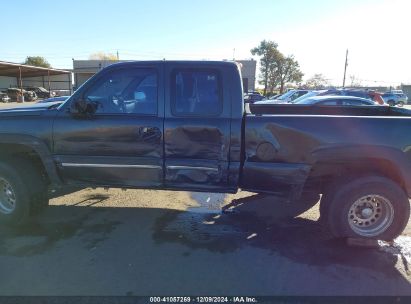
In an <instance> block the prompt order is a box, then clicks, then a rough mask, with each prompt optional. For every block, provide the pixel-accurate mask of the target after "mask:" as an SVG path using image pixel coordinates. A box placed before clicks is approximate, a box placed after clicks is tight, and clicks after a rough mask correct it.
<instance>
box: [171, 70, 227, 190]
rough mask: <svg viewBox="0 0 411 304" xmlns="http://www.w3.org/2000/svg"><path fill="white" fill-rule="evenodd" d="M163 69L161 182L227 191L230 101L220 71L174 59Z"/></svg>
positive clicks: (188, 187) (192, 188)
mask: <svg viewBox="0 0 411 304" xmlns="http://www.w3.org/2000/svg"><path fill="white" fill-rule="evenodd" d="M165 69H166V71H165V75H166V79H165V84H166V85H165V87H166V94H165V95H166V107H165V120H164V157H165V187H166V188H171V189H173V188H177V189H187V190H198V191H205V190H206V191H216V192H218V191H230V190H227V188H228V169H229V150H230V149H229V148H230V106H229V104H228V100H229V93H228V91H227V90H225V89H224V87H223V82H224V73H223V71H222V70H220V69H219V68H218V67H215V68H213V67H212V66H209V65H208V66H204V67H201V65H200V66H199V67H196V68H193V66H192V65H191V66H190V64H189V63H173V62H169V63H166V68H165Z"/></svg>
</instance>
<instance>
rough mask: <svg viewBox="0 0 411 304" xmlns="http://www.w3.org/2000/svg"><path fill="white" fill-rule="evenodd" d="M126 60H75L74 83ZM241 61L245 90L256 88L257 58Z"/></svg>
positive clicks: (78, 83) (239, 61)
mask: <svg viewBox="0 0 411 304" xmlns="http://www.w3.org/2000/svg"><path fill="white" fill-rule="evenodd" d="M123 61H126V60H120V61H112V60H73V73H74V85H75V87H76V88H78V87H79V86H81V85H82V84H83V83H84V82H86V80H87V79H89V78H90V77H91V76H93V75H94V74H96V73H97V72H98V71H100V70H101V69H103V68H105V67H107V66H109V65H111V64H113V63H117V62H123ZM236 62H238V63H240V66H241V74H242V78H243V87H244V91H254V90H255V73H256V66H257V62H256V61H255V60H236Z"/></svg>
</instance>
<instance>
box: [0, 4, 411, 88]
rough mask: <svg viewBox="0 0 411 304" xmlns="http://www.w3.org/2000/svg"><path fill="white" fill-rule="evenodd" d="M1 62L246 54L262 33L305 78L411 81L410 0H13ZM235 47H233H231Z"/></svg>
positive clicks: (66, 65)
mask: <svg viewBox="0 0 411 304" xmlns="http://www.w3.org/2000/svg"><path fill="white" fill-rule="evenodd" d="M2 7H3V10H2V11H3V12H14V13H13V14H2V17H1V19H2V24H3V29H5V30H6V34H5V35H3V39H2V41H1V42H0V60H3V61H10V62H23V61H24V59H25V58H26V56H43V57H45V58H46V59H47V60H48V61H49V62H50V63H51V65H52V66H53V67H55V68H62V69H71V68H72V59H73V58H74V59H79V60H80V59H88V58H89V56H90V54H92V53H96V52H109V53H114V54H115V53H116V52H117V51H118V52H119V57H120V59H125V60H132V59H134V60H155V59H163V58H165V59H190V60H192V59H199V60H222V59H233V58H235V59H250V58H254V59H256V60H258V57H253V56H252V55H251V53H250V50H251V49H252V48H253V47H255V46H258V44H259V43H260V41H262V40H264V39H266V40H272V41H275V42H276V43H278V46H279V50H280V51H281V52H283V53H284V54H286V55H293V56H294V57H295V59H296V60H297V61H298V62H299V64H300V67H301V70H302V72H303V73H304V75H305V76H304V79H308V78H310V77H312V76H313V75H314V74H323V75H324V77H325V78H326V79H328V80H329V82H330V83H331V84H334V85H341V84H342V78H343V73H344V61H345V52H346V50H347V49H348V50H349V54H348V68H347V83H348V84H349V83H350V77H351V76H353V77H355V79H356V81H357V82H360V83H361V84H362V85H370V86H374V85H384V86H391V85H399V84H400V83H407V84H411V59H410V57H409V56H410V55H411V42H410V38H409V37H410V35H409V31H410V29H411V20H410V19H409V17H410V16H411V15H410V12H411V1H409V0H344V1H342V0H328V1H323V0H309V1H303V0H300V1H297V0H287V1H285V0H282V1H280V0H252V1H251V0H249V1H245V0H206V1H196V0H191V1H189V0H169V1H167V0H134V1H133V0H117V1H113V0H99V1H95V0H89V1H86V0H83V1H77V0H66V1H54V0H53V1H52V0H50V1H45V0H36V1H32V0H25V1H23V0H13V1H7V2H6V1H4V2H3V3H2ZM234 49H235V51H234Z"/></svg>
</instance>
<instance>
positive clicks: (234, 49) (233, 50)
mask: <svg viewBox="0 0 411 304" xmlns="http://www.w3.org/2000/svg"><path fill="white" fill-rule="evenodd" d="M233 61H235V48H234V49H233Z"/></svg>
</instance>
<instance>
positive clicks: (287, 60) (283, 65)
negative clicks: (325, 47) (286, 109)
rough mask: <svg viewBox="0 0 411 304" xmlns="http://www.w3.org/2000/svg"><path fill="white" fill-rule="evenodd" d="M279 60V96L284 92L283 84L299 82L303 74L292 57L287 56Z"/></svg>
mask: <svg viewBox="0 0 411 304" xmlns="http://www.w3.org/2000/svg"><path fill="white" fill-rule="evenodd" d="M281 57H282V58H279V60H278V63H277V65H278V67H277V73H278V76H279V78H280V94H282V93H283V92H284V87H285V84H287V83H299V82H301V80H302V78H303V76H304V74H303V73H302V72H301V71H300V65H299V64H298V61H297V60H295V59H294V57H293V56H292V55H291V56H288V57H284V56H281Z"/></svg>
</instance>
